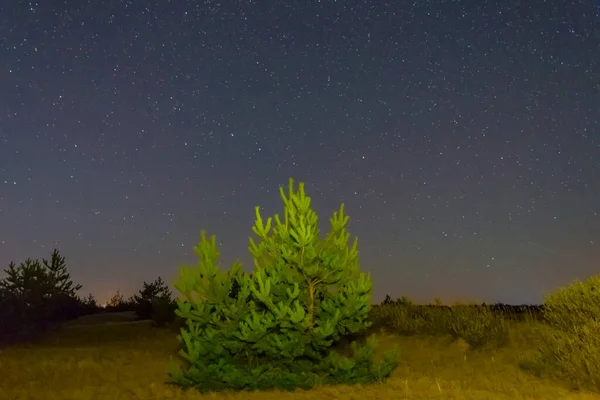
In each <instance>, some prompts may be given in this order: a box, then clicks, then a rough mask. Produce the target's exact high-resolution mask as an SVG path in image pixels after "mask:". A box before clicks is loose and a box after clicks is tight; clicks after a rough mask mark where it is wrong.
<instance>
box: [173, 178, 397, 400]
mask: <svg viewBox="0 0 600 400" xmlns="http://www.w3.org/2000/svg"><path fill="white" fill-rule="evenodd" d="M280 192H281V197H282V199H283V202H284V215H283V217H284V218H283V221H282V220H280V218H279V216H278V215H275V217H274V219H272V218H268V219H267V221H266V222H265V221H264V220H263V218H262V216H261V214H260V209H259V207H256V223H255V226H254V227H253V229H252V230H253V231H254V233H255V234H256V236H257V237H258V241H255V240H254V239H253V238H250V246H249V250H250V252H251V254H252V256H253V258H254V264H255V270H254V272H253V273H252V274H247V273H245V272H243V271H242V269H241V265H240V264H239V263H235V264H234V265H233V267H232V268H231V270H229V271H226V272H225V271H221V270H220V269H219V267H218V258H219V251H218V250H217V247H216V239H215V237H214V236H212V237H211V238H210V239H209V238H207V237H206V235H205V233H204V232H202V235H201V240H200V244H199V245H198V246H197V247H195V251H196V253H197V255H198V257H199V258H200V261H199V264H198V266H197V267H195V268H186V267H184V268H181V270H180V279H179V280H178V282H177V283H176V285H175V287H176V288H177V289H178V290H179V291H180V292H181V294H182V298H180V299H179V300H178V310H177V314H178V315H179V316H180V317H181V318H183V319H184V320H185V321H186V325H185V327H184V328H182V329H181V334H180V336H179V338H180V342H181V346H182V348H181V350H180V355H181V356H182V357H183V359H184V360H185V361H186V364H187V365H186V366H185V367H184V368H183V369H181V370H177V371H174V372H172V373H171V374H170V379H171V381H172V382H174V383H176V384H179V385H180V386H182V387H196V388H197V389H198V390H200V391H214V390H221V389H266V388H287V389H293V388H295V387H304V388H310V387H312V386H313V385H314V384H316V383H323V384H331V383H358V382H360V383H368V382H374V381H379V380H382V379H385V378H387V377H388V376H389V375H390V374H391V372H392V371H393V369H394V368H395V366H396V365H397V360H396V353H395V352H390V353H388V354H386V356H385V358H384V360H383V361H382V362H381V363H379V364H375V363H374V361H373V358H374V351H375V345H376V343H375V339H374V338H373V337H370V338H369V339H368V340H367V342H366V344H364V345H362V346H358V345H357V344H356V343H353V344H352V353H351V356H350V357H344V356H342V355H340V354H339V353H337V352H336V351H334V349H333V346H334V345H336V344H338V343H339V342H340V341H341V339H343V338H345V337H348V336H350V335H356V334H360V333H364V332H365V330H366V329H367V328H368V327H369V326H370V322H369V320H368V314H369V309H370V300H371V289H372V282H371V279H370V277H369V275H368V274H365V273H362V272H360V269H359V263H358V251H357V240H356V239H355V240H354V241H353V243H352V245H350V244H349V239H350V235H349V233H348V232H347V231H346V225H347V222H348V217H347V216H345V215H344V206H343V205H342V206H341V207H340V210H339V211H338V212H336V213H334V214H333V217H332V218H331V219H330V224H331V230H330V232H329V233H328V234H327V235H326V236H325V237H324V238H322V239H321V238H320V232H319V228H318V218H317V215H316V213H315V212H314V211H313V210H312V209H311V200H310V198H309V197H308V196H306V194H305V192H304V185H303V184H302V183H300V185H299V188H298V190H297V191H294V184H293V180H291V179H290V182H289V193H288V195H287V196H286V194H285V192H284V190H283V188H280ZM273 222H274V223H273Z"/></svg>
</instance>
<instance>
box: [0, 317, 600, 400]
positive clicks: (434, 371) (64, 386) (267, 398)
mask: <svg viewBox="0 0 600 400" xmlns="http://www.w3.org/2000/svg"><path fill="white" fill-rule="evenodd" d="M97 321H99V320H96V322H97ZM532 329H534V325H532V324H520V325H515V326H514V327H513V329H512V332H511V335H512V337H511V345H510V346H508V347H507V348H505V349H502V350H497V351H494V352H469V351H466V350H465V348H464V346H463V345H461V343H458V342H454V343H452V342H451V341H450V340H449V339H447V338H414V337H410V338H406V337H395V336H392V335H389V334H386V333H383V332H382V333H381V334H380V346H381V349H382V350H383V349H385V348H388V347H390V346H398V348H399V349H400V360H401V364H400V366H399V367H398V368H397V370H396V371H395V372H394V375H393V376H392V377H391V378H390V379H389V380H388V382H387V383H385V384H382V385H374V386H365V387H345V386H336V387H320V388H315V389H314V390H312V391H308V392H305V391H297V392H293V393H286V392H267V393H216V394H208V395H201V394H199V393H197V392H194V391H188V392H182V391H180V390H179V389H177V388H175V387H173V386H171V385H167V384H165V383H164V378H165V369H166V365H167V364H168V363H169V360H170V359H176V355H175V354H176V349H177V341H176V338H175V334H174V333H173V332H172V331H170V330H167V329H159V328H154V327H152V326H151V325H149V324H147V323H110V321H108V320H104V321H103V324H98V323H89V321H87V322H84V323H81V324H77V325H74V326H71V327H69V328H67V329H63V330H61V331H58V332H55V333H53V334H51V335H50V336H49V337H47V338H46V339H45V340H43V341H42V342H40V343H37V344H34V345H21V346H15V347H11V348H7V349H4V350H0V400H25V399H39V400H58V399H60V400H84V399H85V400H92V399H94V400H103V399H106V400H121V399H128V400H129V399H139V400H150V399H156V400H158V399H161V400H162V399H178V400H179V399H189V400H200V399H217V400H218V399H222V400H224V399H232V400H233V399H239V400H291V399H298V400H300V399H348V400H351V399H361V400H366V399H394V400H401V399H407V400H408V399H415V400H416V399H419V400H421V399H422V400H425V399H427V400H433V399H474V400H475V399H477V400H479V399H482V400H483V399H494V400H496V399H498V400H500V399H507V400H521V399H540V400H552V399H572V400H575V399H577V400H584V399H586V400H591V399H600V396H599V395H596V394H590V393H580V392H571V391H569V390H568V389H567V388H566V387H565V386H562V385H560V384H558V383H556V382H550V381H544V380H541V379H538V378H535V377H532V376H531V375H529V374H527V373H525V372H522V371H521V370H520V369H519V367H518V366H517V363H518V360H519V357H521V356H524V355H526V354H527V350H526V349H527V345H526V343H528V342H529V343H530V341H529V340H528V336H529V335H530V334H531V331H532Z"/></svg>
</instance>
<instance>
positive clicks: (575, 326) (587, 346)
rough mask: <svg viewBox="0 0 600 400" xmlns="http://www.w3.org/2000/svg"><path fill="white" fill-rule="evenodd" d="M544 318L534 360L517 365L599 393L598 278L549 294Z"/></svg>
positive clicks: (599, 330) (599, 292) (599, 331)
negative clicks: (545, 326)
mask: <svg viewBox="0 0 600 400" xmlns="http://www.w3.org/2000/svg"><path fill="white" fill-rule="evenodd" d="M544 319H545V321H546V322H547V324H548V326H547V329H545V330H542V331H541V332H540V346H539V347H538V357H537V359H536V360H526V361H524V362H523V363H522V365H521V366H522V367H523V368H525V369H528V370H532V371H534V372H536V373H537V374H539V375H549V376H555V377H560V378H563V379H566V380H568V381H570V382H571V383H573V384H574V385H575V386H576V387H577V388H581V389H593V390H597V391H600V276H594V277H592V278H590V279H588V280H587V281H585V282H580V281H576V282H574V283H573V284H571V285H569V286H567V287H565V288H562V289H560V290H558V291H556V292H554V293H552V294H550V295H549V296H548V297H547V298H546V303H545V308H544Z"/></svg>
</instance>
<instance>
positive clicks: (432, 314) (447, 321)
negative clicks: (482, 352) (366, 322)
mask: <svg viewBox="0 0 600 400" xmlns="http://www.w3.org/2000/svg"><path fill="white" fill-rule="evenodd" d="M371 319H372V320H373V321H374V322H375V324H376V325H378V326H381V327H384V328H387V329H389V330H390V331H391V332H393V333H395V334H398V335H404V336H411V335H427V336H435V335H447V334H450V335H452V337H453V338H455V339H459V338H461V339H463V340H464V341H465V342H466V343H468V344H469V346H470V348H471V349H482V348H497V347H501V346H504V345H505V344H506V343H507V342H508V338H509V330H508V324H507V323H506V322H505V320H504V318H503V317H502V316H501V315H500V313H498V312H494V311H493V310H492V309H491V308H490V307H488V306H485V305H481V306H479V305H457V306H454V307H448V306H443V305H441V304H440V302H439V301H438V302H437V304H436V305H416V304H413V303H412V302H411V301H410V300H408V299H407V298H406V297H402V298H401V299H398V300H396V301H393V300H391V299H390V298H389V296H387V297H386V299H385V300H384V301H383V303H382V304H381V305H379V306H377V307H374V308H373V310H372V312H371Z"/></svg>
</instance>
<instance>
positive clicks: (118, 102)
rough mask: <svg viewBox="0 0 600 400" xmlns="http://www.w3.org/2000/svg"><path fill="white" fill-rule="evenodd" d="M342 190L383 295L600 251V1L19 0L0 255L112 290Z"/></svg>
mask: <svg viewBox="0 0 600 400" xmlns="http://www.w3.org/2000/svg"><path fill="white" fill-rule="evenodd" d="M289 177H293V178H295V179H296V180H300V181H303V182H306V189H307V193H308V195H310V196H311V197H312V198H313V205H314V208H315V210H316V211H317V212H318V213H319V215H320V216H321V220H322V223H323V224H322V229H323V230H327V229H328V220H329V217H330V216H331V214H332V212H333V211H335V210H336V209H337V208H338V207H339V205H340V203H342V202H343V203H345V206H346V211H347V214H348V215H349V216H350V221H351V222H350V227H349V229H350V233H351V234H353V235H356V236H358V238H359V252H360V260H361V265H362V268H363V270H365V271H369V272H370V273H371V276H372V278H373V282H374V298H373V300H374V301H377V302H378V301H381V300H382V299H383V297H384V296H385V294H386V292H389V293H390V294H391V295H392V297H394V298H395V297H399V296H402V295H406V296H408V297H410V298H413V299H414V300H416V301H423V302H425V301H427V302H429V301H432V300H433V298H434V297H439V298H441V299H442V300H443V301H453V300H477V301H488V302H489V301H502V302H507V303H513V304H517V303H537V302H540V301H542V299H543V296H544V295H546V294H547V293H548V292H549V291H551V290H554V289H556V288H557V287H559V286H563V285H565V284H568V283H569V282H570V281H572V280H573V279H578V278H579V279H584V278H586V277H588V276H590V275H591V274H594V273H598V272H599V271H600V265H599V264H598V260H599V258H600V7H599V5H598V2H595V1H576V0H574V1H563V0H558V1H540V0H528V1H516V0H501V1H500V0H496V1H491V0H454V1H449V0H439V1H433V0H431V1H430V0H423V1H415V2H411V1H389V2H385V1H383V0H382V1H359V0H348V1H334V0H320V1H317V0H303V1H293V0H286V1H282V0H277V1H276V0H273V1H256V0H244V1H241V0H231V1H222V2H216V1H183V0H182V1H174V0H173V1H168V0H160V1H159V0H150V1H133V0H128V1H123V0H119V1H117V0H115V1H109V2H100V1H84V0H66V1H52V2H39V3H36V2H27V1H9V2H2V3H1V4H0V264H2V265H3V268H5V267H6V266H8V263H9V262H10V261H11V260H14V261H16V262H21V261H23V260H24V259H25V258H27V257H34V258H38V257H39V258H41V257H44V258H49V256H50V253H51V252H52V250H53V248H55V247H57V248H58V249H59V250H60V251H61V253H62V254H63V255H64V256H66V258H67V263H68V267H69V269H70V271H71V274H72V277H73V278H74V279H75V280H76V281H77V282H79V283H82V284H83V285H84V288H83V290H82V294H83V295H85V294H87V293H88V292H92V293H93V294H94V295H95V296H96V297H97V299H98V300H99V301H105V300H107V299H108V298H109V297H110V296H111V295H112V294H113V293H114V292H115V291H116V290H117V289H120V290H121V291H122V292H123V293H124V294H126V295H130V294H132V293H133V291H135V290H137V289H138V288H139V287H140V286H141V282H142V281H144V280H153V279H155V278H156V277H157V276H159V275H162V276H163V277H165V278H166V279H167V280H169V281H172V279H174V278H175V277H176V275H177V269H178V267H179V266H181V265H182V264H193V263H195V262H196V257H195V255H194V253H193V246H194V245H196V244H197V243H198V240H199V237H200V231H201V229H206V230H207V232H208V233H209V234H216V235H217V239H218V242H219V243H220V250H221V254H222V258H221V259H222V262H223V265H224V267H225V268H228V267H229V265H230V263H231V262H233V261H235V260H236V259H241V260H242V261H243V262H244V263H245V265H246V270H248V271H250V270H251V267H252V264H251V259H250V256H249V254H248V251H247V246H248V237H249V236H250V235H251V234H252V232H251V227H252V225H253V223H254V206H256V205H260V206H261V207H263V210H264V211H263V212H264V215H273V214H274V213H280V212H281V210H282V207H283V205H282V202H281V199H280V197H279V192H278V188H279V186H280V185H287V180H288V178H289Z"/></svg>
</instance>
